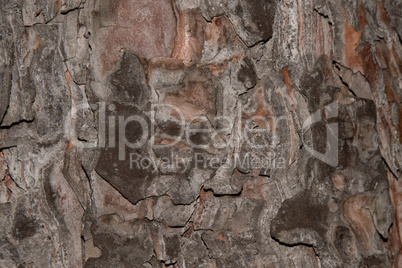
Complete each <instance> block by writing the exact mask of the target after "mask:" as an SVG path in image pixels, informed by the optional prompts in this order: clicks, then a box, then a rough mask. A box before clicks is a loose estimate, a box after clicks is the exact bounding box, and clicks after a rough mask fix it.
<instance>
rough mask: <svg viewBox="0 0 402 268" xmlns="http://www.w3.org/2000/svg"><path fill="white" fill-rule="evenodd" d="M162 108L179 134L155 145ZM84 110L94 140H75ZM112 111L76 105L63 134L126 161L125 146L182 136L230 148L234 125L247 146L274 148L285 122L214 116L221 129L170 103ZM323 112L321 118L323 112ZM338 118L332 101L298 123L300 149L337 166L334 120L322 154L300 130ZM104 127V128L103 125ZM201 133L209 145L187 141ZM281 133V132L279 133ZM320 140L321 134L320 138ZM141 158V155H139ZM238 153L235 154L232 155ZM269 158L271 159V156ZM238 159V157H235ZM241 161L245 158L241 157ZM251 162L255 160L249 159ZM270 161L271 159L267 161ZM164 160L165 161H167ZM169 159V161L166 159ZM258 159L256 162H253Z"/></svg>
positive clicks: (103, 105)
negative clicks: (258, 138) (94, 117)
mask: <svg viewBox="0 0 402 268" xmlns="http://www.w3.org/2000/svg"><path fill="white" fill-rule="evenodd" d="M161 108H163V109H165V110H170V111H174V113H175V114H176V115H177V116H176V117H178V118H177V119H178V120H177V123H178V125H179V126H180V133H179V134H178V135H177V136H176V137H175V139H173V140H171V141H170V142H169V143H166V144H156V143H155V133H156V129H157V128H158V126H157V124H156V118H155V115H156V113H157V109H161ZM86 109H92V110H96V111H97V114H98V123H99V128H98V131H99V133H98V140H96V141H81V140H78V139H77V130H76V124H75V122H76V120H77V116H78V115H77V114H78V112H79V111H84V110H86ZM115 110H116V107H115V105H114V104H110V103H109V104H108V103H106V102H99V103H96V104H92V105H89V104H87V103H84V104H80V105H77V106H76V107H73V108H72V109H71V111H70V112H69V113H68V115H67V118H66V121H65V136H66V137H67V138H68V139H69V140H71V139H73V140H74V141H75V145H76V146H77V147H80V148H107V147H109V148H116V147H117V148H118V158H119V160H120V161H125V160H126V158H127V157H126V153H127V149H138V148H141V147H142V146H144V145H145V144H148V145H150V146H151V147H152V148H154V149H158V148H169V147H173V146H175V145H177V144H178V143H180V142H181V141H182V140H183V139H185V142H186V143H187V144H188V145H189V146H190V147H192V148H201V149H205V148H208V147H212V148H216V149H224V148H228V147H231V148H233V146H234V140H233V139H234V137H232V135H230V134H231V133H232V128H233V127H238V128H241V126H243V129H239V133H241V139H242V141H244V142H246V144H247V145H249V146H250V148H253V149H264V148H271V149H272V148H275V146H276V145H277V144H278V143H279V141H278V140H279V134H278V133H277V128H278V126H279V124H287V123H288V122H287V117H286V116H280V117H277V118H265V117H261V116H255V117H251V118H249V119H247V120H245V122H235V120H236V119H233V117H229V116H217V117H216V118H214V120H215V121H216V122H218V121H220V122H225V123H226V124H225V125H227V126H228V127H227V128H222V129H218V130H216V129H214V128H213V127H212V125H211V122H210V121H209V119H208V118H207V117H205V116H195V117H193V118H191V119H189V120H185V116H184V114H183V112H182V111H181V110H180V109H179V108H178V107H176V106H174V105H170V104H154V105H151V110H150V112H149V113H148V114H149V117H148V116H145V115H144V114H142V115H138V114H133V115H129V116H123V115H119V114H116V115H107V113H108V112H114V111H115ZM237 113H238V114H237V119H239V118H240V120H242V119H241V118H242V117H241V106H240V105H239V107H238V111H237ZM323 113H324V117H323V115H322V114H323ZM337 117H338V103H337V102H333V103H331V104H329V105H327V106H325V108H324V110H321V109H320V110H318V111H316V112H314V113H313V114H312V115H310V116H309V117H308V118H307V119H306V120H305V121H304V122H303V125H302V136H301V138H302V142H303V146H304V148H305V149H306V150H307V151H308V152H309V153H310V154H311V155H312V156H313V157H315V158H316V159H318V160H320V161H322V162H324V163H327V164H328V165H331V166H334V167H335V166H337V165H338V123H327V124H326V137H325V139H326V149H325V153H321V152H318V151H316V150H315V149H314V148H313V147H314V146H312V145H311V144H310V145H308V144H307V142H306V141H305V139H304V133H306V132H307V131H308V130H309V129H311V128H312V127H313V125H314V124H315V123H318V122H324V121H325V119H326V120H328V119H332V118H337ZM255 120H258V122H263V124H261V125H264V124H265V126H262V128H258V129H256V128H254V127H249V125H252V124H250V123H252V122H255ZM194 122H198V123H199V122H202V123H204V126H206V127H202V128H197V127H194V124H193V123H194ZM130 123H135V124H136V125H137V126H138V127H139V128H140V129H141V135H140V138H139V139H137V140H136V141H135V142H130V141H129V140H128V139H127V137H126V130H127V126H128V125H129V124H130ZM107 126H108V127H107ZM106 133H107V134H108V137H106V136H107V135H106ZM197 133H199V134H205V135H209V136H210V137H211V142H210V144H197V143H194V142H193V141H192V140H191V134H197ZM256 133H261V134H262V135H263V134H264V133H267V134H268V135H269V136H270V142H263V143H260V144H257V143H255V141H254V140H252V139H250V138H249V137H250V134H256ZM280 134H281V135H283V133H280ZM219 135H221V136H228V137H229V139H228V140H225V142H224V143H222V142H216V140H215V138H216V137H217V136H219ZM320 138H321V139H322V138H323V137H320ZM139 157H141V156H140V155H139V154H137V153H134V154H133V155H130V161H131V162H135V161H137V162H138V161H142V162H143V163H148V162H150V161H145V160H140V158H139ZM142 157H144V156H142ZM238 157H239V156H238V155H236V158H238ZM271 159H272V158H271ZM236 161H238V159H236ZM244 161H245V160H244ZM253 161H254V162H255V160H253ZM270 161H271V160H270ZM164 162H168V161H167V160H166V161H164ZM164 162H163V163H162V162H161V163H159V164H158V163H156V164H155V163H153V164H152V163H151V164H144V166H145V167H147V165H152V167H153V168H159V167H161V166H162V165H164ZM170 162H172V161H170ZM257 162H258V161H257ZM263 162H266V161H265V160H260V163H263ZM217 163H220V164H222V161H221V160H215V159H214V166H215V165H217Z"/></svg>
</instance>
